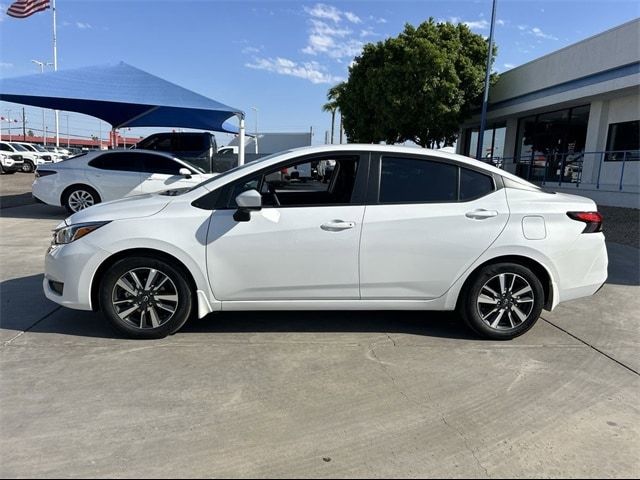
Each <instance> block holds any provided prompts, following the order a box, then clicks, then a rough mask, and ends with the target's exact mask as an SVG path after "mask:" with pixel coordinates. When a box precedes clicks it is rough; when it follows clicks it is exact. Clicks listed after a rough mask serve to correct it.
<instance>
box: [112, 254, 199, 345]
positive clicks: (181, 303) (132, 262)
mask: <svg viewBox="0 0 640 480" xmlns="http://www.w3.org/2000/svg"><path fill="white" fill-rule="evenodd" d="M99 299H100V307H101V309H102V312H103V314H104V315H105V316H106V318H107V320H109V322H110V323H111V325H112V326H113V327H114V328H115V329H116V330H117V331H118V332H120V333H122V334H124V335H125V336H127V337H130V338H137V339H157V338H164V337H166V336H167V335H170V334H172V333H175V332H177V331H178V330H179V329H180V328H182V326H183V325H184V324H185V323H186V321H187V320H188V319H189V316H190V315H191V311H192V301H193V295H192V292H191V289H190V288H189V284H188V283H187V280H186V278H185V273H184V272H183V271H182V269H180V268H177V267H175V266H173V265H171V264H169V263H167V262H165V261H162V260H156V259H153V258H147V257H131V258H125V259H123V260H120V261H118V262H116V263H115V264H114V265H113V266H112V267H110V268H109V270H107V272H106V273H105V275H104V276H103V278H102V281H101V283H100V292H99Z"/></svg>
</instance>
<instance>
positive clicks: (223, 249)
mask: <svg viewBox="0 0 640 480" xmlns="http://www.w3.org/2000/svg"><path fill="white" fill-rule="evenodd" d="M323 160H326V161H331V162H330V163H333V165H334V167H333V169H332V172H331V175H330V176H329V175H323V176H319V175H318V174H317V173H316V172H317V169H316V164H317V162H318V160H317V159H314V160H313V161H309V160H307V159H305V160H304V161H300V160H298V161H297V162H296V161H292V162H291V164H288V165H283V166H278V167H277V168H275V169H272V170H271V171H264V172H260V173H259V174H256V175H253V176H252V177H250V178H245V179H242V180H241V181H239V182H236V183H235V184H234V185H232V186H229V187H228V188H227V191H226V193H225V194H226V195H227V198H228V203H227V204H226V208H220V209H218V210H216V211H214V212H213V214H212V215H213V216H212V218H211V222H210V225H209V231H208V236H207V268H208V271H209V281H210V282H211V287H212V289H213V292H214V295H215V297H216V298H217V299H218V300H222V301H250V300H256V301H261V300H262V301H264V300H335V299H344V300H346V299H358V298H359V274H358V248H359V241H360V233H361V230H362V219H363V216H364V210H365V207H364V205H363V203H362V201H361V199H362V195H363V194H364V191H363V189H361V188H360V187H356V177H357V176H358V173H357V172H358V170H359V165H360V164H361V163H362V162H361V157H360V156H359V155H353V154H351V155H347V156H336V155H334V156H332V157H331V158H325V159H323ZM366 161H367V162H368V159H367V160H366ZM294 167H295V168H294ZM248 189H256V190H258V191H260V192H261V193H262V198H263V208H262V210H260V211H253V212H251V218H250V220H249V221H246V222H238V221H236V220H234V219H233V214H234V212H235V211H236V205H235V198H236V196H237V195H238V194H239V193H241V192H242V191H245V190H248Z"/></svg>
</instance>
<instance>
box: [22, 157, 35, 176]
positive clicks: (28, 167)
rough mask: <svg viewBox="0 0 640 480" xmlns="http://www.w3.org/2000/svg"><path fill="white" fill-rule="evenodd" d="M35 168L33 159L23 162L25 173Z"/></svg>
mask: <svg viewBox="0 0 640 480" xmlns="http://www.w3.org/2000/svg"><path fill="white" fill-rule="evenodd" d="M35 169H36V167H35V166H34V165H33V162H32V161H31V160H25V161H24V163H23V164H22V171H23V172H24V173H32V172H33V171H34V170H35Z"/></svg>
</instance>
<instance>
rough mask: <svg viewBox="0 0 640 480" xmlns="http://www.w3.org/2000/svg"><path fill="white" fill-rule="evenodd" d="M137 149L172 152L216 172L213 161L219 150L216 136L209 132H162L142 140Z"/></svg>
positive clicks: (200, 166) (206, 169) (204, 168)
mask: <svg viewBox="0 0 640 480" xmlns="http://www.w3.org/2000/svg"><path fill="white" fill-rule="evenodd" d="M135 148H136V149H145V150H156V151H160V152H167V153H171V154H172V155H174V156H176V157H178V158H180V159H182V160H186V161H188V162H189V163H191V164H193V165H195V166H197V167H199V168H201V169H202V170H203V171H205V172H207V173H211V172H214V171H215V169H213V161H214V157H215V155H216V153H217V151H218V147H217V144H216V137H215V136H214V135H212V134H211V133H209V132H162V133H154V134H153V135H149V136H148V137H146V138H144V139H143V140H140V141H139V142H138V143H137V144H136V146H135Z"/></svg>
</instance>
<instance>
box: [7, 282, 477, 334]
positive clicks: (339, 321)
mask: <svg viewBox="0 0 640 480" xmlns="http://www.w3.org/2000/svg"><path fill="white" fill-rule="evenodd" d="M41 285H42V275H31V276H28V277H21V278H14V279H10V280H6V281H4V282H0V299H1V301H0V328H2V329H4V330H10V331H14V332H15V333H16V334H18V333H20V332H21V331H28V332H29V333H43V334H47V333H48V334H60V335H69V336H78V337H87V338H105V339H120V338H122V336H121V335H119V334H118V333H117V332H115V331H114V330H113V329H112V328H111V327H110V326H109V324H108V322H107V321H106V320H105V319H104V318H103V317H102V315H101V314H100V313H95V312H85V311H78V310H70V309H66V308H60V307H58V306H57V305H56V304H55V303H53V302H51V301H49V300H47V299H46V298H45V296H44V294H43V293H42V287H41ZM268 332H272V333H403V334H411V335H422V336H430V337H437V338H451V339H466V340H477V337H475V336H474V335H473V334H472V333H471V332H470V331H469V330H468V329H467V328H466V327H465V326H464V325H463V324H462V322H461V321H460V320H459V319H458V318H457V316H456V315H455V314H453V313H450V312H423V311H268V312H264V311H257V312H218V313H213V314H210V315H207V316H206V317H204V318H201V319H196V318H194V319H192V320H190V321H189V322H188V323H187V324H186V325H185V326H184V327H183V328H182V329H181V330H180V332H179V335H189V334H206V333H268Z"/></svg>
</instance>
